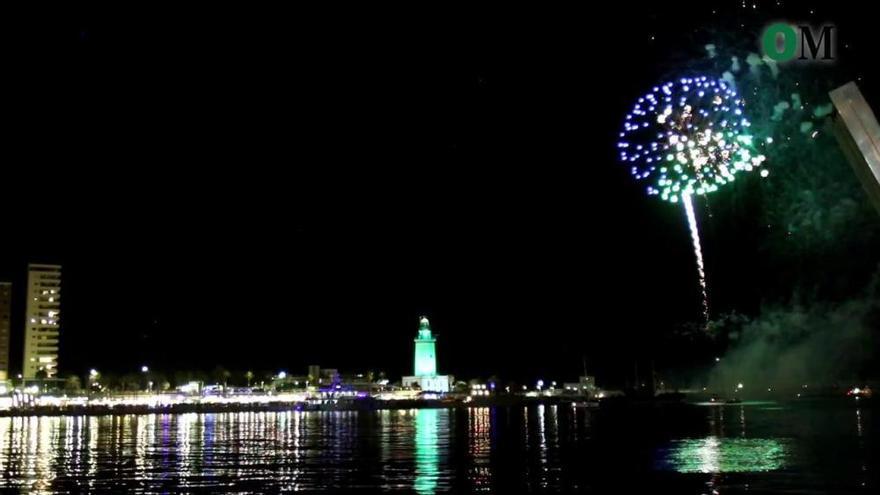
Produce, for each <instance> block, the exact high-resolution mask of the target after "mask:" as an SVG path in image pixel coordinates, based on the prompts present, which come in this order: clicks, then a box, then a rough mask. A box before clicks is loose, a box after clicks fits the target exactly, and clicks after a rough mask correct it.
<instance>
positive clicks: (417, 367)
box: [413, 316, 437, 376]
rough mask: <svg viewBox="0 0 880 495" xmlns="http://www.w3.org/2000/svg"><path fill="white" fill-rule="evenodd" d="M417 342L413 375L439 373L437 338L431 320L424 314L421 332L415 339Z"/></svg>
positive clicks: (420, 325) (434, 374)
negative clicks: (432, 332)
mask: <svg viewBox="0 0 880 495" xmlns="http://www.w3.org/2000/svg"><path fill="white" fill-rule="evenodd" d="M414 342H415V344H416V354H415V360H414V361H413V375H415V376H436V375H437V353H436V343H437V339H435V338H434V336H433V335H431V322H429V321H428V318H426V317H424V316H422V317H421V318H419V334H418V336H417V337H416V338H415V340H414Z"/></svg>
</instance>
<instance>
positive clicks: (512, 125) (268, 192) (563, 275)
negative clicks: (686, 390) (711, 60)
mask: <svg viewBox="0 0 880 495" xmlns="http://www.w3.org/2000/svg"><path fill="white" fill-rule="evenodd" d="M762 3H768V2H762ZM792 3H793V2H792ZM843 3H844V4H846V3H847V2H843ZM849 4H850V5H851V6H854V5H858V6H859V8H862V7H863V6H864V5H865V4H864V2H860V3H855V2H850V3H849ZM611 8H612V10H611V11H610V12H609V13H607V14H601V15H600V14H596V13H590V12H580V11H570V12H566V11H544V12H533V11H527V10H516V11H505V10H498V9H497V8H488V7H486V8H484V9H481V10H471V8H462V9H453V10H450V11H446V12H439V11H433V10H425V11H410V12H403V11H400V10H396V11H393V12H392V11H388V12H379V11H367V10H363V11H358V12H349V13H348V14H347V15H340V14H339V13H333V14H332V15H331V14H330V13H328V12H320V13H319V12H305V11H302V12H294V11H291V12H257V11H253V12H237V11H224V12H207V11H199V12H195V11H192V12H175V13H173V14H171V13H167V12H166V13H158V12H153V13H149V12H140V11H126V12H115V13H112V15H111V13H101V14H100V15H99V14H97V13H95V12H87V11H77V12H70V13H68V15H64V16H63V17H59V18H58V19H51V20H47V19H45V18H44V17H29V18H26V19H25V18H23V19H21V22H17V21H14V20H12V19H7V21H6V26H5V27H6V28H7V29H6V33H7V49H9V50H11V52H12V60H10V61H9V62H7V64H5V65H6V67H5V70H4V72H5V74H6V78H5V79H6V81H5V82H6V83H7V84H10V86H9V87H8V88H7V89H6V91H5V94H6V96H7V98H6V99H5V104H4V110H3V115H4V121H5V122H6V126H5V131H6V133H5V134H6V139H4V141H6V142H7V143H8V146H7V153H6V159H5V163H6V166H5V167H4V172H3V181H2V194H0V196H2V202H3V210H4V211H5V212H7V214H6V215H5V218H4V222H3V225H4V227H3V235H2V238H3V240H4V242H3V243H2V245H0V278H7V279H12V280H13V282H15V283H16V284H18V287H19V289H18V290H21V287H22V284H23V283H24V272H25V265H26V263H27V262H28V261H49V262H60V263H62V264H63V265H64V270H65V272H64V297H63V304H64V306H63V313H62V315H63V337H62V355H61V368H62V372H71V373H82V372H83V371H84V370H85V369H87V368H88V367H91V366H96V367H101V368H103V369H117V370H129V369H134V368H136V367H139V366H140V364H141V363H143V362H146V363H149V364H151V365H153V366H154V367H157V368H159V367H179V368H199V367H201V368H206V369H207V368H211V367H213V366H215V365H217V364H223V365H225V366H227V367H230V368H234V369H243V368H254V369H287V370H290V371H293V372H298V371H303V372H304V370H305V367H306V366H307V365H308V364H310V363H313V362H314V363H320V364H322V365H325V366H328V367H338V368H340V369H343V370H356V369H359V368H366V367H371V368H377V369H383V370H387V371H388V372H390V373H391V374H392V375H394V376H399V374H401V373H404V372H408V370H409V368H410V365H411V346H412V342H411V339H412V337H413V336H414V334H415V331H416V328H417V316H418V315H420V314H427V315H428V316H429V317H431V319H432V322H433V325H434V329H435V331H436V332H437V333H438V334H439V336H440V340H439V342H440V343H439V350H438V353H439V357H440V368H441V371H444V372H450V373H455V374H456V375H459V376H463V377H467V376H472V375H483V376H486V375H489V374H491V373H493V372H497V373H498V374H500V375H502V376H511V377H514V378H518V377H532V376H534V375H535V374H538V373H545V374H547V375H548V376H550V375H552V376H554V377H556V378H560V379H562V378H568V377H573V376H574V375H575V374H576V373H577V372H578V371H579V370H580V368H581V356H582V355H586V356H587V357H588V360H589V362H590V363H591V365H592V366H594V367H595V370H596V371H598V372H599V373H600V374H604V376H606V377H607V378H608V379H609V380H611V379H614V377H615V376H620V374H623V373H628V372H629V369H630V368H631V364H630V363H631V358H632V356H633V355H639V354H642V355H644V354H645V353H647V350H648V349H649V348H651V347H652V345H653V343H654V342H655V340H656V336H657V335H658V334H662V333H663V332H665V331H668V330H669V328H670V327H671V326H673V325H675V324H678V323H681V322H684V321H688V320H692V319H695V318H696V317H697V315H698V311H699V305H698V299H697V298H698V293H697V288H696V285H695V278H694V266H693V258H692V253H691V250H690V240H689V237H688V234H687V231H686V226H685V224H684V222H683V218H682V214H681V212H680V211H679V209H676V208H670V207H669V205H666V204H662V203H661V202H659V201H657V200H655V199H653V198H647V197H645V196H644V195H643V194H642V191H641V189H640V187H639V186H637V185H635V184H633V183H632V182H631V180H630V178H629V174H628V172H627V170H626V169H625V167H622V166H620V165H619V164H618V163H617V162H616V161H615V158H614V156H615V155H614V153H615V150H614V136H615V135H616V133H617V130H618V127H619V125H620V119H621V117H622V115H623V114H624V113H625V111H626V110H627V109H628V107H629V105H630V101H631V100H632V99H633V98H634V97H637V96H638V94H639V93H641V92H642V91H643V90H644V89H646V87H647V86H648V85H650V84H653V81H654V80H655V79H656V78H658V77H660V76H661V75H662V74H664V70H665V68H664V66H663V64H664V63H665V61H666V60H667V58H668V57H667V55H666V54H668V53H669V52H673V51H676V50H681V48H680V45H681V43H685V41H684V40H685V36H684V35H682V34H681V33H691V32H692V31H693V29H694V28H695V27H696V26H701V25H704V24H705V23H707V22H712V19H714V18H713V17H712V16H711V13H710V12H711V10H712V8H713V7H711V6H703V7H699V8H685V7H684V6H682V7H675V8H669V7H663V8H664V9H666V10H667V11H665V12H661V7H659V6H657V7H651V8H648V9H647V10H641V11H639V10H638V9H636V8H634V7H633V6H631V5H629V4H621V5H619V6H617V7H615V6H612V7H611ZM718 8H720V9H722V10H723V11H725V12H730V15H735V13H736V12H737V9H738V8H739V2H720V7H718ZM839 8H840V12H837V13H830V12H829V13H828V14H827V15H828V16H836V17H833V20H834V22H836V23H838V24H840V25H841V26H846V27H847V28H848V29H849V33H850V34H851V35H852V36H853V37H858V36H861V37H862V38H863V39H865V40H866V41H865V42H864V43H873V41H869V40H867V32H868V31H867V27H865V26H863V25H860V24H858V23H857V22H858V21H856V20H855V18H856V17H858V16H855V15H853V14H845V13H843V12H844V10H845V9H844V8H843V7H839ZM614 9H617V11H615V10H614ZM651 9H653V10H651ZM808 9H809V7H808V6H806V5H804V6H798V7H797V9H792V10H796V13H795V14H793V15H795V16H800V15H801V13H803V12H805V11H806V10H808ZM716 18H717V17H716ZM719 22H720V21H719ZM725 22H726V21H725ZM847 23H849V24H847ZM651 35H654V36H656V40H655V41H651V40H650V36H651ZM854 45H856V46H860V45H859V43H856V42H854ZM862 46H864V45H862ZM844 55H846V54H844ZM858 57H862V58H861V59H859V58H858ZM870 57H874V55H873V54H870V53H868V50H865V49H862V51H861V52H860V53H856V54H855V55H852V58H853V59H855V61H850V62H849V64H850V67H860V64H861V62H860V60H870ZM863 65H866V64H863ZM866 77H868V78H869V79H868V83H870V81H871V80H870V77H872V76H871V75H866ZM873 81H874V82H875V83H876V81H877V79H876V77H875V78H874V79H873ZM868 83H866V85H869V84H868ZM869 92H870V90H869ZM875 94H876V93H875ZM741 242H743V243H747V242H748V239H745V240H742V241H741ZM746 247H748V246H746ZM728 248H729V246H728ZM706 250H707V255H708V256H709V257H710V262H711V263H712V264H711V265H710V268H713V267H715V271H714V272H710V276H712V277H713V283H714V284H716V285H717V286H719V287H720V288H719V289H718V290H719V292H718V294H720V296H719V299H720V300H717V301H715V304H717V305H718V306H720V307H722V308H732V307H739V308H743V309H744V310H746V311H748V310H750V309H753V308H754V307H755V306H756V305H757V304H758V303H759V302H760V297H759V296H758V295H756V294H754V292H753V291H747V290H745V289H746V288H747V287H746V286H747V284H749V281H748V277H747V276H744V275H743V273H742V272H741V271H739V269H740V268H744V269H746V270H747V268H745V267H748V266H749V262H748V261H749V260H748V259H746V260H738V261H737V262H732V263H734V267H735V268H736V270H737V271H738V273H733V271H734V270H732V269H728V270H725V269H724V268H723V265H724V264H725V261H724V260H713V259H712V250H713V246H712V245H711V244H709V245H708V246H707V247H706ZM719 250H720V249H719ZM724 251H725V252H727V248H725V249H724ZM745 251H746V252H748V251H749V250H748V249H746V250H745ZM746 256H748V254H746ZM719 266H721V267H720V268H719ZM745 275H750V274H748V273H746V274H745ZM751 275H758V274H751ZM767 276H772V275H767ZM16 294H17V296H16V297H17V298H18V300H17V304H19V305H20V304H21V298H22V295H21V293H20V292H16ZM13 323H14V325H15V328H16V329H20V328H21V326H22V322H21V321H20V317H19V320H18V321H14V322H13ZM19 331H20V330H19ZM17 338H19V339H20V337H19V336H17ZM18 345H19V344H16V347H14V349H15V351H14V352H13V356H12V358H13V361H14V362H19V361H20V359H21V356H20V352H19V351H18V349H19V347H18ZM682 359H684V358H682Z"/></svg>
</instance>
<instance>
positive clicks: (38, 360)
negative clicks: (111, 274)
mask: <svg viewBox="0 0 880 495" xmlns="http://www.w3.org/2000/svg"><path fill="white" fill-rule="evenodd" d="M25 297H26V298H27V308H26V309H25V322H24V362H23V363H22V374H23V375H24V378H37V377H38V374H39V375H40V376H42V375H43V373H40V371H44V372H45V377H46V378H52V377H54V376H55V374H56V373H57V372H58V339H59V333H60V332H59V330H60V321H61V267H60V266H59V265H38V264H29V265H28V284H27V293H26V294H25Z"/></svg>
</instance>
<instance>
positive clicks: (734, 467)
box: [662, 437, 788, 473]
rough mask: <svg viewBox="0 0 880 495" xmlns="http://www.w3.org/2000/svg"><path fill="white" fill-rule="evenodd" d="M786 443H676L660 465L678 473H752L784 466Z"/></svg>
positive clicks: (727, 440)
mask: <svg viewBox="0 0 880 495" xmlns="http://www.w3.org/2000/svg"><path fill="white" fill-rule="evenodd" d="M786 448H787V447H786V443H784V442H782V441H779V440H775V439H768V438H719V437H708V438H701V439H688V440H678V441H676V442H674V443H673V446H672V447H671V448H670V449H669V450H668V451H666V457H665V459H663V462H662V465H663V466H665V467H667V468H668V469H672V470H674V471H676V472H679V473H753V472H761V471H773V470H775V469H781V468H783V467H784V466H785V463H786V459H787V457H788V453H787V451H786Z"/></svg>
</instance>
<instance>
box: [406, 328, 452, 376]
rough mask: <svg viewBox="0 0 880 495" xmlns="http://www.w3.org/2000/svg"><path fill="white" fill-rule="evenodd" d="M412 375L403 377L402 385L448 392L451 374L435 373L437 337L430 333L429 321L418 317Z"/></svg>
mask: <svg viewBox="0 0 880 495" xmlns="http://www.w3.org/2000/svg"><path fill="white" fill-rule="evenodd" d="M414 342H415V360H414V362H413V376H405V377H403V380H402V383H403V386H404V387H418V388H420V389H421V390H423V391H426V392H449V390H450V388H452V382H453V377H452V375H438V374H437V350H436V349H437V347H436V344H437V339H436V338H434V336H433V335H432V334H431V322H429V321H428V318H426V317H424V316H422V317H421V318H419V334H418V335H417V336H416V338H415V340H414Z"/></svg>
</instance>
